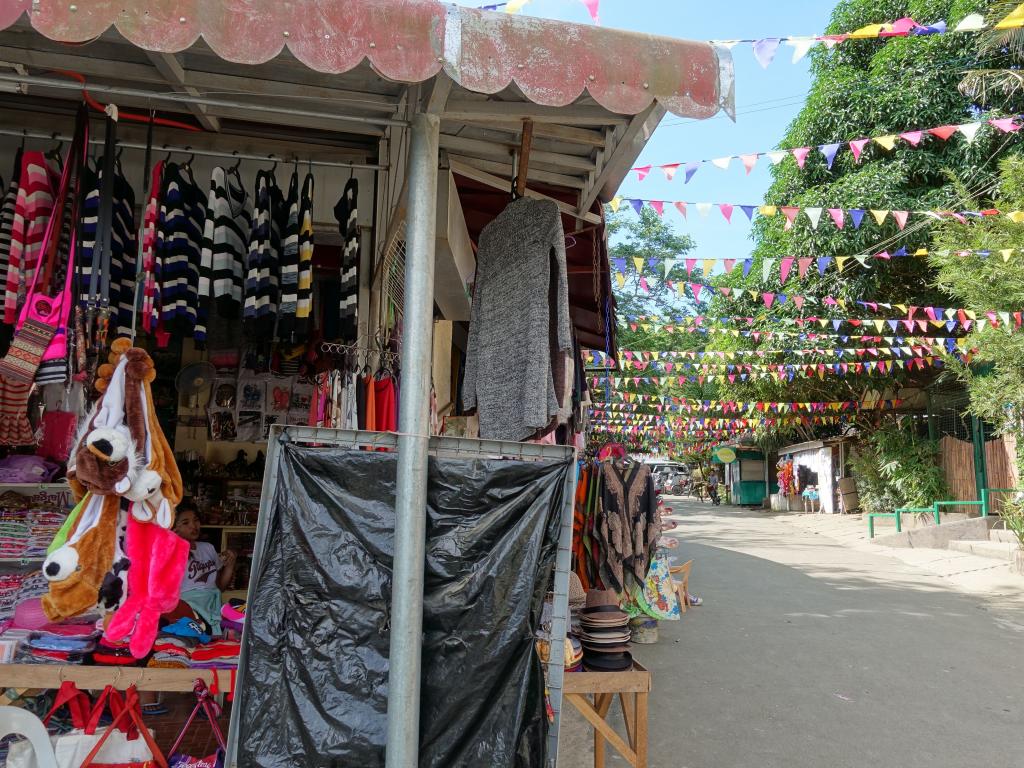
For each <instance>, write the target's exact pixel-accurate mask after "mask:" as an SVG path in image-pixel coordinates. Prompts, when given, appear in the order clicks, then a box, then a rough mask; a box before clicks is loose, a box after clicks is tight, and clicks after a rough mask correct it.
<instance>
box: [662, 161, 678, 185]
mask: <svg viewBox="0 0 1024 768" xmlns="http://www.w3.org/2000/svg"><path fill="white" fill-rule="evenodd" d="M679 165H680V163H669V164H668V165H662V166H660V167H661V172H662V173H664V174H665V178H666V179H667V180H668V181H672V179H674V178H675V177H676V171H678V170H679Z"/></svg>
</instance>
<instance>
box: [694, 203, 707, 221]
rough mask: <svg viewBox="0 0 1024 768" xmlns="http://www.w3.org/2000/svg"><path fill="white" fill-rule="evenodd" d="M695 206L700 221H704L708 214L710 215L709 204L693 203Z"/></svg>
mask: <svg viewBox="0 0 1024 768" xmlns="http://www.w3.org/2000/svg"><path fill="white" fill-rule="evenodd" d="M695 205H696V206H697V213H699V214H700V217H701V218H702V219H706V218H707V217H708V214H709V213H711V203H695Z"/></svg>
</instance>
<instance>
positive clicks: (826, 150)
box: [818, 142, 842, 170]
mask: <svg viewBox="0 0 1024 768" xmlns="http://www.w3.org/2000/svg"><path fill="white" fill-rule="evenodd" d="M841 146H842V143H841V142H837V143H835V144H822V145H821V146H820V147H818V149H819V150H820V151H821V154H823V155H824V156H825V164H826V165H827V166H828V168H829V169H830V170H831V168H832V163H834V162H835V159H836V153H837V152H838V151H839V148H840V147H841Z"/></svg>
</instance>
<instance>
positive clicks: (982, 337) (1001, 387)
mask: <svg viewBox="0 0 1024 768" xmlns="http://www.w3.org/2000/svg"><path fill="white" fill-rule="evenodd" d="M1000 171H1001V173H1000V181H999V185H998V186H997V188H996V190H995V192H994V194H993V195H992V197H991V198H988V199H978V200H975V201H973V204H974V205H976V206H986V207H988V206H990V205H991V206H995V207H998V208H999V209H1001V210H1005V211H1013V210H1024V158H1021V157H1011V158H1007V159H1005V160H1004V161H1003V162H1002V163H1001V164H1000ZM957 186H960V187H962V185H960V184H958V185H957ZM934 246H935V247H934V249H933V252H932V254H931V256H930V257H929V262H930V263H931V265H932V267H934V268H935V269H936V270H937V277H936V282H937V284H938V285H939V286H940V287H941V288H942V289H943V290H945V291H947V292H948V293H949V294H951V295H952V296H953V297H955V299H956V300H957V304H958V306H963V307H966V308H968V309H974V310H979V315H978V318H979V321H981V325H980V326H978V327H977V328H976V329H975V330H974V331H973V332H972V333H971V334H970V335H969V336H968V337H967V338H966V339H965V340H964V343H965V344H967V345H968V346H970V347H972V348H975V349H976V350H977V351H976V353H975V355H974V357H973V359H972V361H971V364H970V365H958V364H955V363H954V364H953V369H954V370H955V371H956V372H957V373H958V374H959V375H960V377H961V378H962V379H963V381H964V382H965V383H966V385H967V388H968V391H969V393H970V396H971V410H972V411H973V412H974V414H975V415H977V416H980V417H981V418H983V419H985V420H986V421H988V422H990V423H991V424H994V425H995V426H996V428H997V429H999V430H1000V431H1001V432H1008V433H1010V434H1013V435H1015V436H1016V437H1017V438H1018V447H1021V446H1022V445H1024V427H1022V424H1024V334H1022V333H1020V332H1013V333H1011V332H1010V331H1009V330H1008V329H1006V328H1005V327H1002V326H1003V323H1002V321H1001V320H1000V326H1001V327H1000V328H998V329H996V328H992V327H991V323H990V322H989V320H988V319H987V318H986V316H985V314H984V310H996V311H1004V312H1010V313H1012V312H1019V311H1021V310H1022V309H1024V269H1022V262H1021V259H1022V258H1024V255H1022V254H1021V253H1020V252H1019V251H1017V252H1015V253H1013V254H1012V255H1010V256H1009V258H1007V259H1004V258H1003V257H1002V255H1001V253H1000V251H1003V250H1004V249H1008V248H1012V249H1024V225H1021V224H1015V223H1013V222H1012V221H1010V220H1009V219H1007V218H1006V217H1005V216H998V217H992V218H986V219H984V220H983V221H979V222H976V223H974V224H973V225H971V226H966V227H965V226H960V225H957V226H954V225H952V224H945V225H943V226H942V227H941V228H940V229H939V230H938V231H937V232H936V236H935V243H934ZM984 250H990V251H992V255H991V256H989V257H987V258H982V257H981V256H978V255H965V254H963V253H962V252H963V251H984ZM997 318H998V316H997ZM1018 463H1020V460H1019V459H1018Z"/></svg>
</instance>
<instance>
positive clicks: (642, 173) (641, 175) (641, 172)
mask: <svg viewBox="0 0 1024 768" xmlns="http://www.w3.org/2000/svg"><path fill="white" fill-rule="evenodd" d="M652 167H653V166H650V165H643V166H640V167H639V168H634V169H633V170H634V171H636V176H637V179H638V180H639V181H643V180H644V179H646V178H647V174H649V173H650V172H651V168H652Z"/></svg>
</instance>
